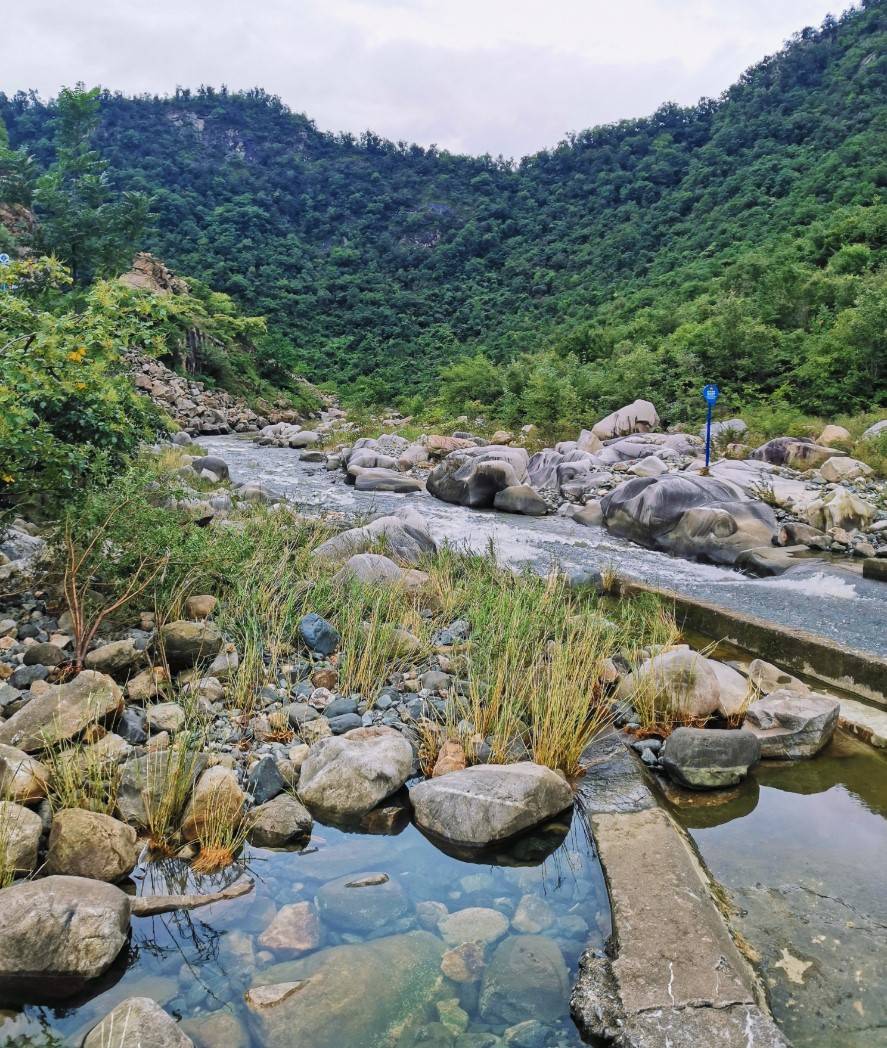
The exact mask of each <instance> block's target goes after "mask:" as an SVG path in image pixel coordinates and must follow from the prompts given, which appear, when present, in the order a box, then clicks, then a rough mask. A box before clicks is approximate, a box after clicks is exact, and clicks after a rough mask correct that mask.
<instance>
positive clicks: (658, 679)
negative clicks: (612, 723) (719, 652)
mask: <svg viewBox="0 0 887 1048" xmlns="http://www.w3.org/2000/svg"><path fill="white" fill-rule="evenodd" d="M747 691H748V684H747V682H746V681H745V680H744V678H743V677H742V675H741V674H740V673H737V672H736V670H732V669H731V668H730V667H729V666H724V665H723V664H722V663H718V662H716V661H715V660H714V659H707V658H706V657H705V656H704V655H701V654H700V653H699V652H698V651H693V650H691V649H690V648H689V647H687V646H686V645H679V646H678V647H675V648H670V649H669V650H667V651H663V652H661V653H660V654H658V655H654V656H653V657H652V658H650V659H646V660H645V661H644V662H642V663H641V665H640V666H638V668H637V669H636V670H634V671H633V672H632V673H629V674H626V676H625V677H623V678H622V680H621V681H620V682H619V687H618V689H617V691H616V699H617V701H619V702H633V701H638V699H637V697H638V696H639V695H640V696H643V698H644V700H645V701H647V702H655V703H656V706H657V707H658V708H659V709H661V710H662V711H663V712H664V713H665V714H666V715H668V716H669V717H671V718H673V719H675V720H678V721H680V720H697V719H700V718H702V719H704V718H706V717H711V716H713V715H714V714H716V713H720V714H721V715H722V716H725V717H729V716H732V715H734V714H736V713H738V712H739V709H740V708H741V706H742V704H743V701H744V699H745V696H746V693H747Z"/></svg>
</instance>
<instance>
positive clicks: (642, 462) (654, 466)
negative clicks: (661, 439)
mask: <svg viewBox="0 0 887 1048" xmlns="http://www.w3.org/2000/svg"><path fill="white" fill-rule="evenodd" d="M627 472H629V473H630V474H631V475H632V476H633V477H659V476H661V475H662V474H663V473H666V472H668V466H666V464H665V463H664V462H663V461H662V459H661V458H657V457H656V456H655V455H647V456H646V458H642V459H638V460H637V462H633V463H632V464H631V465H630V466H629V467H628V471H627Z"/></svg>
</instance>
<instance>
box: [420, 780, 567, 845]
mask: <svg viewBox="0 0 887 1048" xmlns="http://www.w3.org/2000/svg"><path fill="white" fill-rule="evenodd" d="M410 801H411V802H412V805H413V812H414V815H415V820H416V824H417V825H418V826H419V827H420V828H421V829H423V830H427V831H428V832H429V833H432V834H435V835H436V836H438V837H441V838H443V839H444V840H448V841H452V842H454V843H456V844H465V845H470V846H474V847H482V846H484V845H487V844H491V843H493V842H494V841H501V840H506V839H507V838H509V837H513V836H514V835H515V834H518V833H521V832H522V831H523V830H527V829H529V828H530V827H531V826H536V825H538V824H539V823H541V822H546V821H547V820H548V819H551V818H553V817H554V816H555V815H558V814H559V813H560V812H562V811H565V810H566V809H567V808H569V807H570V806H571V805H572V803H573V793H572V791H571V790H570V787H569V786H568V785H567V783H566V782H565V781H564V779H562V778H561V777H560V775H558V774H557V773H556V772H553V771H552V770H551V769H550V768H546V767H543V766H542V765H541V764H534V763H532V762H531V761H521V762H520V763H518V764H478V765H475V766H474V767H473V768H466V769H465V770H464V771H456V772H451V773H449V774H448V775H441V776H439V777H438V778H435V779H428V780H427V781H425V782H420V783H419V784H418V785H417V786H414V787H413V788H412V789H411V790H410Z"/></svg>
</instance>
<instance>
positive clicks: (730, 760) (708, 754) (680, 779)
mask: <svg viewBox="0 0 887 1048" xmlns="http://www.w3.org/2000/svg"><path fill="white" fill-rule="evenodd" d="M760 759H761V743H760V741H759V739H758V738H757V736H755V735H754V734H753V733H752V732H750V731H743V730H741V729H736V730H732V731H730V730H727V731H721V730H718V729H717V728H676V729H675V730H674V731H673V732H672V733H671V735H670V736H669V737H668V739H667V740H666V743H665V748H664V750H663V753H662V763H663V766H664V767H665V770H666V771H667V772H668V774H669V775H670V776H671V778H672V779H674V780H675V782H677V783H679V784H680V785H681V786H689V787H690V788H691V789H694V790H716V789H722V788H723V787H725V786H735V785H736V783H738V782H739V781H740V780H742V779H744V778H745V776H746V775H747V774H748V769H749V768H750V767H751V766H752V765H753V764H755V763H756V762H757V761H759V760H760Z"/></svg>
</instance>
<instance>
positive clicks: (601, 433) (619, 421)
mask: <svg viewBox="0 0 887 1048" xmlns="http://www.w3.org/2000/svg"><path fill="white" fill-rule="evenodd" d="M658 425H659V415H658V414H657V412H656V408H655V407H654V406H653V405H652V404H651V403H650V401H649V400H635V401H632V403H631V404H626V405H625V406H624V407H621V408H619V409H618V410H617V411H614V412H612V413H611V414H609V415H607V416H606V418H602V419H601V420H600V422H597V423H596V424H595V425H594V426H592V429H591V432H592V433H593V434H594V435H595V436H596V437H597V438H598V439H599V440H611V439H612V438H613V437H624V436H626V435H627V434H629V433H649V431H650V430H652V429H655V428H656V427H657V426H658Z"/></svg>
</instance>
